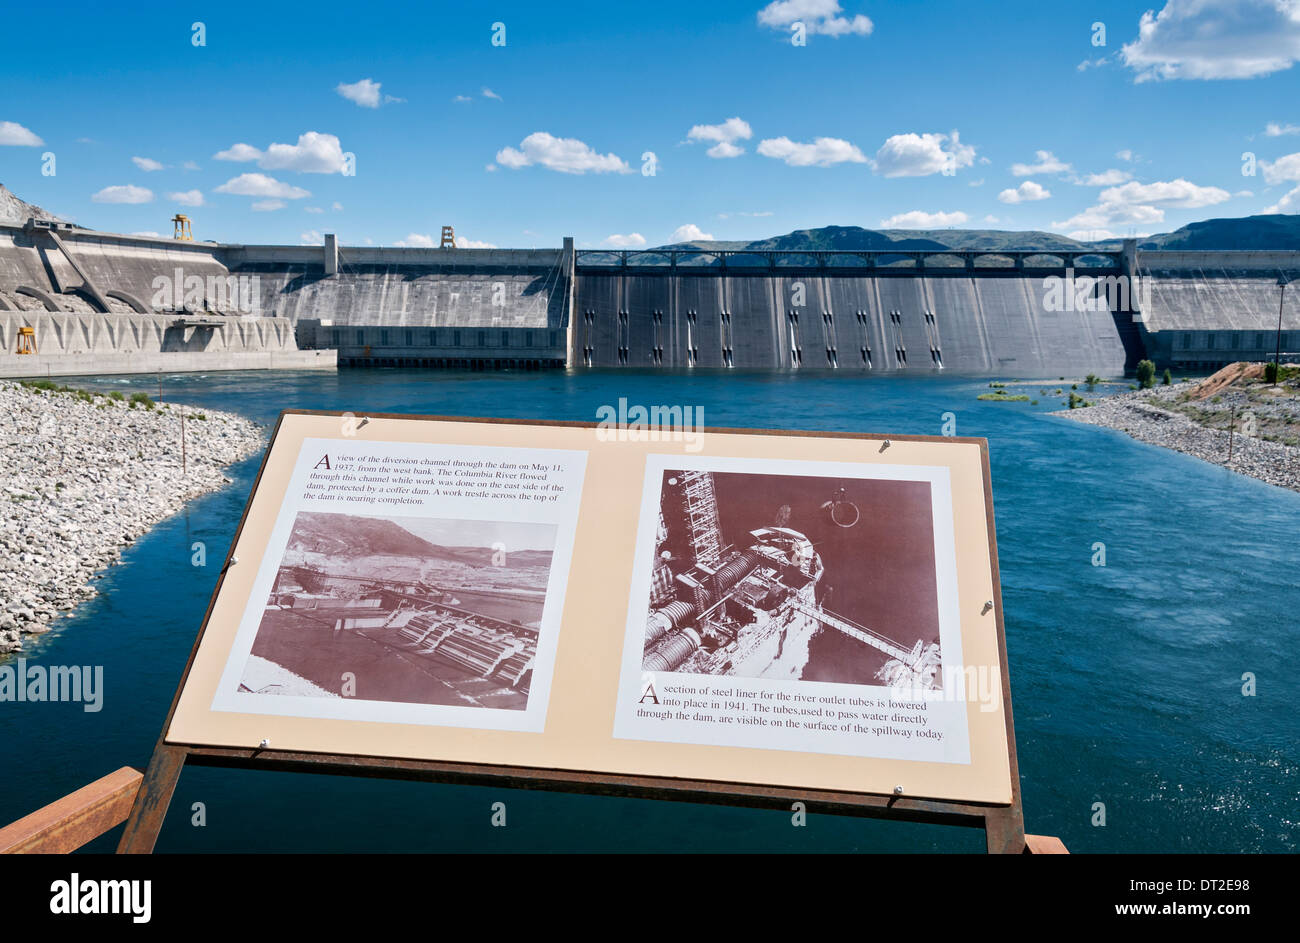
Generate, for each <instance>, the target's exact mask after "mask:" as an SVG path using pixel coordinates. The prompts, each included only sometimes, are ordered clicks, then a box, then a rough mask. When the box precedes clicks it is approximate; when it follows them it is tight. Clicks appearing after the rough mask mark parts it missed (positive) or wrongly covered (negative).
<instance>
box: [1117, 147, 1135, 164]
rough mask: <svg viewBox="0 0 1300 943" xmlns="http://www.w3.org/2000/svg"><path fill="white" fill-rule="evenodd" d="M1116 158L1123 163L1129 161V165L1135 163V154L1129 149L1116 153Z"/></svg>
mask: <svg viewBox="0 0 1300 943" xmlns="http://www.w3.org/2000/svg"><path fill="white" fill-rule="evenodd" d="M1115 156H1116V157H1118V158H1119V159H1120V160H1122V161H1127V162H1129V163H1132V162H1133V152H1132V151H1130V150H1129V149H1128V148H1124V150H1122V151H1116V152H1115Z"/></svg>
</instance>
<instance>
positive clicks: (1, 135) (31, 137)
mask: <svg viewBox="0 0 1300 943" xmlns="http://www.w3.org/2000/svg"><path fill="white" fill-rule="evenodd" d="M44 143H45V142H44V141H42V140H41V139H40V138H39V137H37V136H36V135H35V134H33V133H32V132H31V131H29V130H28V129H27V128H24V127H23V126H22V125H21V124H18V123H17V122H14V121H0V146H2V145H10V146H13V147H40V146H41V145H42V144H44Z"/></svg>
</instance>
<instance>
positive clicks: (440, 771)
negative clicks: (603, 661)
mask: <svg viewBox="0 0 1300 943" xmlns="http://www.w3.org/2000/svg"><path fill="white" fill-rule="evenodd" d="M302 414H307V415H329V416H341V415H343V414H340V413H332V412H331V413H322V412H316V411H307V410H286V411H285V412H283V413H281V415H280V418H279V421H278V422H277V424H276V428H275V430H274V431H273V432H272V437H271V442H272V445H273V444H274V441H275V434H276V433H278V431H279V429H280V425H281V424H282V423H283V421H284V418H285V416H286V415H302ZM371 418H373V419H385V418H386V419H404V420H405V419H415V418H421V419H423V418H435V417H413V416H406V415H392V414H390V415H378V414H375V415H372V416H371ZM437 418H441V417H437ZM456 421H461V422H463V421H467V420H464V419H457V420H456ZM468 421H486V422H507V420H468ZM509 422H512V423H513V424H517V425H553V426H569V427H573V426H579V427H590V426H591V425H592V424H590V423H572V422H565V423H560V422H544V423H523V422H517V421H509ZM708 431H726V432H735V431H742V430H708ZM793 434H794V435H799V434H800V433H793ZM802 434H803V435H808V434H809V433H802ZM814 435H815V434H814ZM836 435H837V436H839V437H842V438H861V439H874V440H879V441H883V442H884V446H882V451H883V448H884V447H887V446H888V444H889V442H890V441H894V442H907V441H916V442H926V441H947V442H952V441H953V440H952V438H947V439H944V438H942V437H936V436H883V435H846V434H836ZM958 441H961V440H958ZM966 441H975V440H966ZM978 441H980V444H981V447H982V453H983V466H984V468H983V473H984V490H985V495H984V497H985V508H986V515H987V528H988V534H989V550H990V561H991V565H992V585H993V599H992V600H991V602H992V603H993V609H994V612H993V615H994V617H995V619H996V631H997V648H998V657H999V662H1000V668H1001V672H1002V675H1001V676H1002V678H1004V679H1005V678H1007V677H1008V673H1007V652H1006V636H1005V632H1004V626H1003V618H1002V602H1001V585H1000V580H999V576H998V564H997V553H996V532H995V530H994V524H993V496H992V486H991V481H990V477H989V471H988V452H987V446H986V444H985V443H983V440H978ZM270 454H271V448H270V447H268V449H267V452H266V454H265V455H264V457H263V460H262V466H261V468H260V469H259V470H258V475H257V478H256V479H255V481H254V483H253V488H252V491H251V492H250V496H249V501H248V505H247V506H246V507H245V509H244V514H243V516H242V517H241V518H240V522H239V527H238V529H237V530H236V533H235V538H234V540H233V541H232V543H231V549H230V551H228V553H227V559H226V561H225V564H224V566H223V568H222V572H221V576H220V578H219V579H218V581H217V586H216V588H215V590H214V591H213V595H212V599H211V601H210V602H209V604H208V610H207V612H206V613H205V615H204V619H203V628H202V629H201V630H200V632H199V635H198V638H197V639H196V640H195V643H194V647H193V649H192V651H191V652H190V657H189V660H188V661H187V663H186V666H185V671H184V673H183V675H182V678H181V682H180V684H179V685H178V687H177V690H176V694H175V696H174V697H173V699H172V703H171V706H170V708H169V709H168V712H167V718H166V721H165V722H164V724H163V727H162V732H161V733H160V735H159V738H158V741H157V744H156V745H155V747H154V751H153V755H152V758H151V759H150V761H149V765H148V768H147V769H146V771H145V774H144V780H143V782H142V783H141V785H140V789H139V792H138V793H137V795H136V799H135V803H134V805H133V807H132V809H131V814H130V817H129V818H128V819H127V822H126V826H125V830H124V832H123V834H122V838H121V840H120V842H119V844H118V848H117V850H118V853H119V854H148V853H150V852H152V851H153V848H154V844H155V842H156V841H157V838H158V835H159V832H160V830H161V828H162V824H163V820H164V819H165V817H166V814H167V809H168V806H169V805H170V803H171V800H172V795H173V793H174V792H175V789H176V785H177V782H178V780H179V778H180V774H181V771H182V769H183V768H184V767H185V765H186V764H187V763H189V764H191V765H195V766H208V767H222V768H231V769H250V770H272V771H280V772H297V773H325V774H333V775H346V776H362V777H371V778H382V779H398V780H409V781H419V782H427V783H448V784H458V785H479V786H482V785H491V786H499V787H503V788H510V789H541V790H548V791H557V792H571V793H587V794H594V795H609V796H624V797H630V798H642V799H665V800H672V801H677V802H699V803H708V804H715V805H728V806H745V807H753V808H768V809H782V810H787V811H788V810H789V809H790V806H791V803H793V802H802V803H804V804H805V806H806V809H807V811H808V812H809V813H811V814H818V813H820V814H830V815H848V816H858V817H866V818H879V819H892V820H895V821H907V822H924V823H929V824H937V825H954V826H964V827H974V828H983V830H984V833H985V839H986V848H987V851H988V852H989V853H990V854H1021V853H1024V852H1025V850H1026V845H1025V828H1024V815H1023V810H1022V807H1021V795H1020V774H1019V767H1018V763H1017V759H1016V742H1015V732H1014V727H1013V724H1012V712H1011V698H1010V695H1009V692H1007V693H1005V695H1004V696H1003V698H1002V709H1003V714H1004V720H1005V725H1006V733H1007V750H1008V760H1009V762H1010V774H1011V802H1010V804H1007V805H1001V804H989V803H976V802H959V801H948V800H933V799H925V798H917V797H911V796H906V795H882V794H879V793H867V792H862V793H858V792H846V791H838V790H816V789H802V788H792V787H785V786H767V785H760V784H753V783H739V782H724V781H714V780H702V779H684V778H677V777H662V776H641V775H626V774H618V773H610V772H589V771H582V770H568V769H544V768H537V767H518V766H504V765H487V764H476V763H464V762H445V761H434V760H421V759H396V758H392V757H379V756H362V755H342V754H328V753H314V752H302V751H293V750H277V749H275V748H274V744H270V743H268V744H266V745H265V747H262V748H256V749H248V748H229V747H213V746H204V745H197V744H184V743H168V742H167V741H166V736H167V731H168V729H169V728H170V726H171V723H172V717H173V715H174V714H175V712H176V707H177V703H178V702H179V700H180V697H181V692H182V691H183V690H184V688H185V684H186V682H187V680H188V679H189V676H190V672H191V669H192V668H193V666H194V660H195V657H196V655H197V654H198V651H199V646H200V645H201V644H202V641H203V636H204V632H205V631H206V629H207V626H208V620H209V619H210V617H211V615H212V610H213V607H214V606H215V604H216V601H217V597H218V595H219V594H220V592H221V587H222V584H223V583H224V581H225V578H226V574H227V571H228V570H229V568H230V566H231V564H232V562H233V556H232V555H233V552H234V548H235V547H236V546H237V545H238V542H239V535H240V533H241V532H242V531H243V529H244V525H245V523H246V521H247V518H248V514H249V510H250V509H251V507H252V504H253V496H255V495H256V493H257V488H258V485H259V483H260V482H261V480H262V476H263V474H264V473H265V471H266V467H267V462H268V460H269V457H270Z"/></svg>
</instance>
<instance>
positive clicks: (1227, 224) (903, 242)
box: [660, 213, 1300, 252]
mask: <svg viewBox="0 0 1300 943" xmlns="http://www.w3.org/2000/svg"><path fill="white" fill-rule="evenodd" d="M1123 241H1124V240H1123V239H1122V238H1114V239H1099V240H1097V241H1095V242H1082V241H1080V240H1078V239H1071V238H1070V237H1069V236H1062V235H1058V234H1057V233H1050V232H1041V231H1037V230H1024V231H1017V230H1006V229H864V228H862V227H861V226H823V227H821V228H819V229H797V230H795V231H794V232H791V233H787V234H786V235H784V236H772V237H770V238H767V239H756V240H753V241H752V242H744V241H725V242H724V241H720V240H714V241H703V240H697V241H694V242H680V243H674V244H673V245H670V246H661V247H660V248H665V249H685V248H698V249H725V250H732V251H739V250H744V249H753V250H756V251H758V250H773V249H775V250H783V251H799V250H807V251H820V250H847V251H859V252H867V251H870V252H881V251H889V250H890V249H896V250H899V251H907V250H909V249H956V250H982V251H989V252H997V251H999V250H1012V249H1021V250H1025V249H1041V250H1044V251H1051V250H1053V249H1056V250H1061V251H1073V252H1078V251H1080V250H1086V249H1098V250H1106V251H1114V250H1116V249H1119V248H1120V246H1121V245H1122V244H1123ZM1138 248H1139V249H1212V250H1216V251H1222V250H1232V249H1293V250H1300V216H1298V215H1296V214H1291V213H1273V214H1268V215H1261V216H1243V217H1239V218H1223V219H1207V220H1202V221H1201V222H1199V223H1188V224H1187V225H1186V226H1183V227H1181V228H1180V229H1175V230H1174V231H1173V232H1167V233H1157V234H1155V235H1150V236H1142V237H1139V238H1138Z"/></svg>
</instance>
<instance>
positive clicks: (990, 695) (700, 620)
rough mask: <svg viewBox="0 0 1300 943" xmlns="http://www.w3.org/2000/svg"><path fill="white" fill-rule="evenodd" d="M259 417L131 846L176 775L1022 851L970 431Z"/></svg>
mask: <svg viewBox="0 0 1300 943" xmlns="http://www.w3.org/2000/svg"><path fill="white" fill-rule="evenodd" d="M683 431H684V430H681V429H677V430H675V433H676V434H674V430H673V429H671V428H669V429H666V430H665V429H659V428H655V429H654V430H653V431H651V430H650V429H648V428H647V427H646V426H644V425H642V426H640V427H638V426H637V425H636V424H633V425H632V427H631V428H622V427H620V428H618V429H611V428H610V426H609V425H608V424H600V425H592V424H582V423H521V422H507V421H501V420H464V419H448V418H439V417H414V416H397V415H384V416H370V417H365V418H362V419H358V418H357V417H355V416H352V415H350V414H343V415H340V414H335V413H312V412H296V411H289V412H285V413H283V414H282V415H281V418H280V422H279V423H278V425H277V427H276V430H275V433H274V435H273V438H272V441H271V445H270V447H269V449H268V451H267V454H266V457H265V459H264V461H263V466H262V470H261V472H260V474H259V476H258V481H257V483H256V484H255V485H254V488H253V493H252V495H251V496H250V498H249V502H248V507H247V509H246V511H245V515H244V519H243V520H242V522H241V524H240V528H239V532H238V534H237V535H236V538H235V541H234V545H233V546H232V548H231V553H230V556H229V558H228V560H227V563H226V566H225V568H224V570H223V573H222V576H221V580H220V582H219V583H218V586H217V589H216V591H215V593H214V596H213V600H212V603H211V605H210V607H209V611H208V614H207V617H206V619H205V622H204V626H203V630H202V632H201V633H200V636H199V639H198V641H197V642H196V645H195V649H194V652H193V654H192V656H191V660H190V664H189V665H188V666H187V669H186V672H185V676H184V678H183V680H182V682H181V686H180V689H179V691H178V692H177V697H176V699H175V701H174V703H173V707H172V712H171V715H170V716H169V718H168V720H167V725H166V727H165V729H164V733H163V736H162V738H160V741H159V746H158V749H157V751H156V752H155V756H154V762H153V764H152V765H151V767H150V771H149V773H148V774H147V775H146V781H145V786H144V788H143V789H142V794H141V798H140V800H138V801H137V807H136V810H135V812H134V813H133V815H132V819H131V821H130V822H129V823H128V828H127V834H126V835H125V837H124V838H123V843H122V847H123V849H124V850H148V849H149V848H150V847H152V842H153V837H154V836H155V835H156V833H157V827H158V825H159V824H160V823H161V818H162V815H163V813H164V812H165V809H166V803H167V801H168V800H169V798H170V794H171V789H172V788H173V787H174V784H175V778H176V776H177V775H178V773H179V770H180V767H181V765H182V764H183V763H184V762H186V761H188V762H198V763H206V764H210V765H211V764H215V765H237V766H252V767H263V768H280V769H312V770H317V771H326V772H339V771H347V772H366V773H367V774H368V775H391V776H401V777H406V778H421V779H429V780H439V781H463V782H493V781H495V782H504V783H506V784H509V785H519V786H532V787H543V788H556V789H573V790H579V791H603V792H617V793H624V794H635V795H646V796H652V797H655V796H663V797H675V798H684V799H695V800H703V801H718V802H733V803H744V804H761V805H777V804H783V803H784V804H788V803H789V802H791V801H809V802H817V803H821V804H822V806H823V807H824V808H826V809H827V810H829V811H836V812H851V813H852V812H856V813H859V814H868V815H888V816H897V817H901V818H910V819H918V820H926V821H942V822H953V823H955V824H979V825H983V826H985V828H986V830H987V831H988V833H989V846H990V848H991V849H996V850H1019V847H1018V845H1023V826H1022V825H1021V820H1020V803H1019V783H1018V775H1017V772H1016V763H1015V751H1014V735H1013V730H1012V722H1011V708H1010V698H1009V695H1008V693H1007V684H1006V655H1005V644H1004V641H1003V637H1002V617H1001V608H1000V600H999V593H998V584H997V562H996V548H995V544H994V539H993V534H994V532H993V523H992V504H991V486H990V482H989V475H988V460H987V447H986V445H985V443H984V442H983V440H978V439H958V438H919V437H905V436H898V437H890V438H885V437H883V436H854V435H842V434H830V433H777V432H764V431H746V430H722V429H715V430H708V429H705V430H691V434H690V435H685V434H683Z"/></svg>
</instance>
